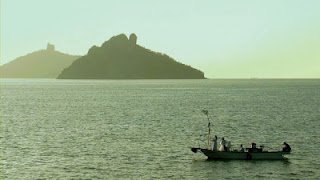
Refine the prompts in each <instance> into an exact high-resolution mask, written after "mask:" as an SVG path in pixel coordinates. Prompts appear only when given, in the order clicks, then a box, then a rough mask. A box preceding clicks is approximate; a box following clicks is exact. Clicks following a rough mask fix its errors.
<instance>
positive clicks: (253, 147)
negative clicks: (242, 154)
mask: <svg viewBox="0 0 320 180" xmlns="http://www.w3.org/2000/svg"><path fill="white" fill-rule="evenodd" d="M247 149H248V152H262V148H257V144H256V143H251V148H247Z"/></svg>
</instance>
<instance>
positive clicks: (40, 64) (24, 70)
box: [0, 43, 80, 79]
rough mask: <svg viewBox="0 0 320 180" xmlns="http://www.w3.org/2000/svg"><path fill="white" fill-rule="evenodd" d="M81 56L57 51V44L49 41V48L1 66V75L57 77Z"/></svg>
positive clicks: (12, 76)
mask: <svg viewBox="0 0 320 180" xmlns="http://www.w3.org/2000/svg"><path fill="white" fill-rule="evenodd" d="M79 57H80V56H74V55H69V54H65V53H62V52H59V51H56V50H55V46H54V45H52V44H50V43H48V45H47V49H42V50H39V51H35V52H32V53H30V54H27V55H25V56H21V57H18V58H17V59H15V60H13V61H10V62H9V63H7V64H4V65H2V66H0V77H1V78H49V79H50V78H52V79H55V78H57V76H58V75H59V74H60V73H61V71H62V70H63V69H64V68H66V67H68V66H70V65H71V63H72V62H73V61H74V60H76V59H77V58H79Z"/></svg>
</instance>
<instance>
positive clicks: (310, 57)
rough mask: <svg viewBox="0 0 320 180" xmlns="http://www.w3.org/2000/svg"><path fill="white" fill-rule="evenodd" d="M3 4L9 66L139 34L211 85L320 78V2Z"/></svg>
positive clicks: (64, 0) (57, 0)
mask: <svg viewBox="0 0 320 180" xmlns="http://www.w3.org/2000/svg"><path fill="white" fill-rule="evenodd" d="M0 1H1V57H0V60H1V64H5V63H7V62H9V61H11V60H13V59H15V58H17V57H19V56H22V55H25V54H27V53H30V52H33V51H36V50H39V49H44V48H45V47H46V44H47V42H50V43H53V44H54V45H55V46H56V49H57V50H59V51H61V52H65V53H68V54H74V55H84V54H86V53H87V51H88V49H89V48H90V47H91V46H93V45H98V46H100V45H101V44H102V43H103V42H104V41H106V40H108V39H109V38H110V37H112V36H114V35H117V34H120V33H125V34H127V35H129V34H130V33H132V32H134V33H136V34H137V36H138V44H140V45H141V46H144V47H146V48H148V49H151V50H153V51H157V52H162V53H165V54H168V55H169V56H171V57H173V58H174V59H176V60H177V61H179V62H182V63H184V64H188V65H191V66H193V67H195V68H198V69H200V70H202V71H204V73H205V76H206V77H208V78H252V77H256V78H320V1H319V0H259V1H258V0H219V1H218V0H194V1H191V0H189V1H187V0H175V1H174V0H161V1H150V0H135V1H131V0H126V1H125V0H117V1H115V0H112V1H111V0H0Z"/></svg>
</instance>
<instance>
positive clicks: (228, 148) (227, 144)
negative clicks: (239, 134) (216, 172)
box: [226, 141, 231, 151]
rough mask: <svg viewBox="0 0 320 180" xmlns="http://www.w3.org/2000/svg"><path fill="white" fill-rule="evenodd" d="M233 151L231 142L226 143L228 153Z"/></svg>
mask: <svg viewBox="0 0 320 180" xmlns="http://www.w3.org/2000/svg"><path fill="white" fill-rule="evenodd" d="M230 149H231V141H227V142H226V151H230Z"/></svg>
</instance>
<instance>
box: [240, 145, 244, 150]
mask: <svg viewBox="0 0 320 180" xmlns="http://www.w3.org/2000/svg"><path fill="white" fill-rule="evenodd" d="M240 152H244V148H243V145H242V144H240Z"/></svg>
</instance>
